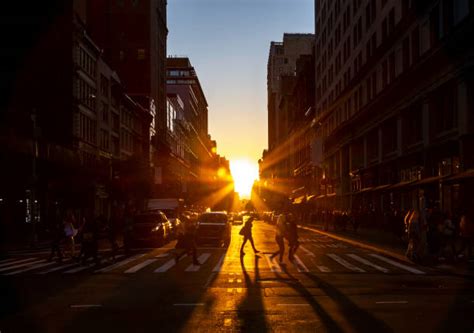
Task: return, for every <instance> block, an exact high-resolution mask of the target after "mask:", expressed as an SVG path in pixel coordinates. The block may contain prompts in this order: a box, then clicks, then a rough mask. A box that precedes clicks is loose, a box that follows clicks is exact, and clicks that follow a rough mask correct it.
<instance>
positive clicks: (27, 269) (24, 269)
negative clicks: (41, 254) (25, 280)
mask: <svg viewBox="0 0 474 333" xmlns="http://www.w3.org/2000/svg"><path fill="white" fill-rule="evenodd" d="M54 264H55V262H46V263H41V264H36V265H33V266H29V267H26V268H22V269H18V270H16V271H13V272H8V273H6V274H5V275H15V274H20V273H24V272H28V271H33V270H35V269H38V268H42V267H46V266H51V265H54Z"/></svg>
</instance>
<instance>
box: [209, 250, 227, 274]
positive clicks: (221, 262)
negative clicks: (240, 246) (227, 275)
mask: <svg viewBox="0 0 474 333" xmlns="http://www.w3.org/2000/svg"><path fill="white" fill-rule="evenodd" d="M224 258H225V253H224V254H222V255H221V258H220V259H219V261H218V262H217V265H216V267H214V269H213V270H212V271H213V272H220V270H221V269H222V264H223V263H224Z"/></svg>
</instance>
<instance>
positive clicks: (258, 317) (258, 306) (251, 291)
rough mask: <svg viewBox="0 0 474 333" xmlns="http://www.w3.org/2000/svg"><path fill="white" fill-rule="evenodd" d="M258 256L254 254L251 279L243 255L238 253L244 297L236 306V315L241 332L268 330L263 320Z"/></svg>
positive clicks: (263, 312) (263, 310) (263, 311)
mask: <svg viewBox="0 0 474 333" xmlns="http://www.w3.org/2000/svg"><path fill="white" fill-rule="evenodd" d="M259 259H260V256H258V255H256V256H255V278H254V281H253V282H252V279H251V277H250V275H249V273H248V272H247V270H246V269H245V264H244V257H243V255H240V266H241V268H242V273H243V274H244V281H245V288H246V292H245V299H244V300H243V301H242V302H241V303H240V304H239V306H238V307H237V316H238V318H239V321H240V323H241V328H242V331H243V332H268V325H267V322H266V320H265V309H264V306H263V299H262V294H261V293H262V290H261V286H260V283H259V280H260V272H259V266H258V261H259Z"/></svg>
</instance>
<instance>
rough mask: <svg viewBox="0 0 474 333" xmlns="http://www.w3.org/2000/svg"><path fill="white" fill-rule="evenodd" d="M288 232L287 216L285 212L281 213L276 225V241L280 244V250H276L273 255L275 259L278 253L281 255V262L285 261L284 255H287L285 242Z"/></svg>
mask: <svg viewBox="0 0 474 333" xmlns="http://www.w3.org/2000/svg"><path fill="white" fill-rule="evenodd" d="M285 234H286V216H285V214H280V215H279V216H278V218H277V223H276V225H275V242H276V243H277V245H278V251H276V252H274V253H273V254H272V255H271V258H272V259H273V258H274V257H276V256H277V255H279V262H280V264H282V263H283V256H284V255H285V242H284V239H285V238H284V237H285Z"/></svg>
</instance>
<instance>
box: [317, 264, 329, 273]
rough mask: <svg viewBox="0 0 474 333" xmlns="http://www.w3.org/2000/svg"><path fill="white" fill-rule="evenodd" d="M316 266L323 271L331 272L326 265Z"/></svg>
mask: <svg viewBox="0 0 474 333" xmlns="http://www.w3.org/2000/svg"><path fill="white" fill-rule="evenodd" d="M316 267H317V268H318V269H319V270H320V271H321V272H323V273H330V272H331V270H330V269H329V268H327V267H326V266H321V265H316Z"/></svg>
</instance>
